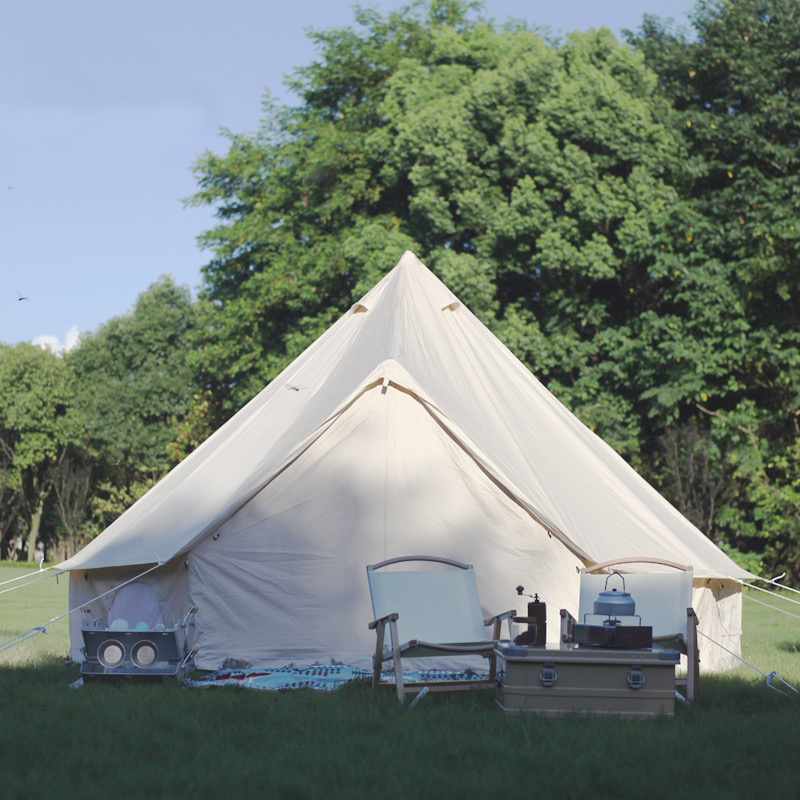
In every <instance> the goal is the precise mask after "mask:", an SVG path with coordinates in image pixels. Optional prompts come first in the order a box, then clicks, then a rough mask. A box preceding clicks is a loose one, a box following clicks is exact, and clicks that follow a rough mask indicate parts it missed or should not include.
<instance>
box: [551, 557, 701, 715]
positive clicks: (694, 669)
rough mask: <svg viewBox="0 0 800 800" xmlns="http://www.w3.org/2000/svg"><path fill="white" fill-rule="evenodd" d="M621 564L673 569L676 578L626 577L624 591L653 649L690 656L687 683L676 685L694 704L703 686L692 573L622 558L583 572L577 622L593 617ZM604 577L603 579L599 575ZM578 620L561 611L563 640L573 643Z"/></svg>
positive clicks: (668, 574) (667, 564) (649, 574)
mask: <svg viewBox="0 0 800 800" xmlns="http://www.w3.org/2000/svg"><path fill="white" fill-rule="evenodd" d="M622 564H657V565H659V566H665V567H671V568H672V569H674V570H675V571H674V572H647V573H643V572H626V573H624V575H623V577H624V580H625V589H626V591H628V592H629V593H630V595H631V596H632V597H633V600H634V602H635V603H636V614H637V616H639V617H641V621H642V624H644V625H649V626H651V627H652V628H653V644H654V646H657V647H665V646H669V647H671V648H673V649H675V650H678V651H680V652H681V653H683V654H684V655H685V656H686V660H687V669H686V677H685V678H684V677H679V678H677V679H676V681H675V683H676V684H678V685H680V686H686V698H687V700H693V699H694V693H695V689H696V687H697V685H698V683H699V680H700V657H699V653H698V649H697V616H696V614H695V612H694V609H693V608H692V579H693V571H692V568H691V567H688V566H684V565H682V564H676V563H674V562H672V561H664V560H661V559H656V558H647V557H642V558H638V557H636V558H620V559H615V560H613V561H606V562H604V563H602V564H596V565H595V566H593V567H588V568H586V569H582V570H581V574H580V598H579V601H578V617H579V619H578V620H577V621H579V622H583V621H584V616H585V615H589V616H591V615H592V613H593V610H594V600H595V598H596V597H597V596H598V594H599V593H600V592H602V591H603V590H604V588H605V584H606V581H607V579H608V575H609V573H611V572H619V570H616V569H611V568H612V567H617V566H619V565H622ZM596 573H600V574H596ZM575 621H576V620H575V618H574V617H573V616H572V615H571V614H570V613H569V612H568V611H564V610H562V611H561V640H562V642H565V643H569V642H571V641H572V625H573V624H574V623H575Z"/></svg>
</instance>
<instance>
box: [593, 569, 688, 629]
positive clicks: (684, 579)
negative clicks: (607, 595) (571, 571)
mask: <svg viewBox="0 0 800 800" xmlns="http://www.w3.org/2000/svg"><path fill="white" fill-rule="evenodd" d="M622 577H623V578H624V580H625V591H626V592H628V593H629V594H630V595H631V597H632V598H633V601H634V603H635V604H636V614H638V615H639V616H640V617H641V618H642V625H650V626H652V628H653V636H670V635H672V634H683V636H684V637H685V636H687V634H688V617H687V614H686V609H687V608H690V607H691V605H692V578H693V571H692V569H691V567H686V568H681V569H676V570H675V571H672V572H625V573H624V574H623V575H622ZM608 579H609V573H606V572H601V573H589V572H587V571H586V570H581V576H580V599H579V601H578V622H581V623H582V622H583V621H584V615H585V614H589V616H588V617H587V618H586V622H588V623H590V624H598V623H599V621H600V618H599V617H597V616H592V614H593V611H594V601H595V599H596V598H597V595H598V594H600V592H602V591H604V590H605V588H606V581H607V580H608ZM621 588H622V581H620V579H619V578H617V577H615V576H614V577H611V579H610V580H608V589H609V590H610V589H621ZM622 620H623V622H626V619H625V618H622ZM631 624H635V623H634V622H633V621H631Z"/></svg>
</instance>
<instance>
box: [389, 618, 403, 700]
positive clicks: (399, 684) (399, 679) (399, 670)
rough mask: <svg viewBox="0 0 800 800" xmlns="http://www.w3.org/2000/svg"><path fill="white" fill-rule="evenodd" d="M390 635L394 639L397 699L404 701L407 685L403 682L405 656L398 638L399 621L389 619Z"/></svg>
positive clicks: (393, 658)
mask: <svg viewBox="0 0 800 800" xmlns="http://www.w3.org/2000/svg"><path fill="white" fill-rule="evenodd" d="M389 635H390V636H391V639H392V660H393V661H394V681H395V687H396V689H397V700H398V702H400V703H402V702H403V700H404V699H405V694H406V687H405V685H404V684H403V658H402V656H401V655H400V642H399V641H398V638H397V622H396V621H395V620H390V621H389Z"/></svg>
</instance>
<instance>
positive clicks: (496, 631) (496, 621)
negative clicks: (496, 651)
mask: <svg viewBox="0 0 800 800" xmlns="http://www.w3.org/2000/svg"><path fill="white" fill-rule="evenodd" d="M516 613H517V612H516V611H515V610H514V609H513V608H512V609H511V610H510V611H504V612H503V613H502V614H495V615H494V616H493V617H489V619H485V620H484V621H483V624H484V625H487V626H488V625H494V628H493V629H492V639H495V640H496V639H499V638H500V628H501V626H502V624H503V620H507V621H508V638H509V639H510V638H512V637H511V618H512V617H514V616H515V615H516Z"/></svg>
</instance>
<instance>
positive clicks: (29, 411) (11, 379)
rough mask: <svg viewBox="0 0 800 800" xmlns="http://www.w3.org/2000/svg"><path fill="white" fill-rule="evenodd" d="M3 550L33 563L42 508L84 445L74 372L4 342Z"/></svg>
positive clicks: (0, 412) (0, 380)
mask: <svg viewBox="0 0 800 800" xmlns="http://www.w3.org/2000/svg"><path fill="white" fill-rule="evenodd" d="M0 390H2V402H0V548H1V549H2V553H3V555H4V556H5V557H6V558H9V557H11V558H16V557H17V550H18V549H22V547H23V545H24V546H25V549H26V552H27V558H28V560H30V561H32V560H33V558H34V553H35V549H36V545H37V540H38V537H39V527H40V523H41V518H42V514H43V511H44V504H45V502H46V501H47V499H48V497H49V495H50V493H51V491H52V489H53V484H54V479H55V473H56V471H57V469H58V467H59V465H60V464H61V463H62V462H63V461H64V459H65V458H66V457H67V454H68V452H69V449H70V446H71V445H74V444H76V443H79V442H80V441H81V431H82V423H83V420H82V417H81V416H80V413H79V411H78V409H77V408H76V405H77V404H76V402H75V396H74V379H73V374H72V371H71V370H70V369H69V367H68V366H67V365H66V364H64V362H63V361H62V359H60V358H59V357H58V356H55V355H53V354H52V353H50V352H49V351H46V350H43V349H41V348H39V347H34V346H33V345H30V344H18V345H17V346H16V347H8V346H7V345H2V344H0Z"/></svg>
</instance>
